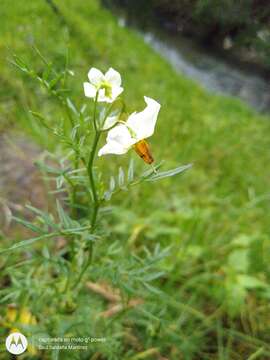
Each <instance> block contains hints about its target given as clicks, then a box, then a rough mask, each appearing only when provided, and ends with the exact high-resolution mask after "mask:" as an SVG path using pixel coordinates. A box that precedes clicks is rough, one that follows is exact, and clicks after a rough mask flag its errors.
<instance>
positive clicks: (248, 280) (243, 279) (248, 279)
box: [237, 274, 267, 289]
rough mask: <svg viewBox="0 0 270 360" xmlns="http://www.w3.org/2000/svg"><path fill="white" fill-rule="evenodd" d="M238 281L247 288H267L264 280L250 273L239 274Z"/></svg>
mask: <svg viewBox="0 0 270 360" xmlns="http://www.w3.org/2000/svg"><path fill="white" fill-rule="evenodd" d="M237 279H238V283H239V284H240V285H241V286H243V287H244V288H246V289H255V288H266V287H267V285H266V283H264V282H263V281H261V280H259V279H257V278H256V277H254V276H250V275H244V274H242V275H238V276H237Z"/></svg>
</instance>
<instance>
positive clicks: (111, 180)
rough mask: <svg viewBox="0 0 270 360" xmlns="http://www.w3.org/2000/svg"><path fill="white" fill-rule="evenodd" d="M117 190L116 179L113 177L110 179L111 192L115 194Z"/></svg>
mask: <svg viewBox="0 0 270 360" xmlns="http://www.w3.org/2000/svg"><path fill="white" fill-rule="evenodd" d="M114 189H115V180H114V177H113V176H111V178H110V192H113V191H114Z"/></svg>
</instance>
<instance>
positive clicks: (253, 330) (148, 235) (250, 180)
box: [0, 0, 270, 360]
mask: <svg viewBox="0 0 270 360" xmlns="http://www.w3.org/2000/svg"><path fill="white" fill-rule="evenodd" d="M57 5H58V7H59V9H60V11H61V14H62V15H63V18H64V19H65V22H66V23H65V24H64V23H63V20H61V17H59V16H57V15H56V14H55V13H53V11H52V9H51V8H50V7H49V6H48V4H47V3H46V1H42V0H36V1H30V0H27V1H24V2H17V3H16V6H15V5H14V4H12V2H10V1H9V0H4V1H2V3H1V14H2V16H1V23H0V52H1V54H2V55H1V58H0V68H1V71H0V84H1V87H0V96H1V97H0V121H1V122H0V129H2V131H4V130H5V129H6V128H7V127H9V126H11V124H12V126H15V128H16V129H20V131H24V132H26V133H28V134H29V136H32V137H33V139H35V141H37V142H38V143H40V144H41V145H42V146H47V147H49V148H50V149H53V148H54V141H53V140H48V138H47V137H46V134H45V133H44V131H40V128H39V127H37V126H36V125H35V120H34V119H33V118H31V116H30V115H29V114H28V113H27V110H28V109H29V108H31V109H32V110H35V109H38V110H39V111H41V112H43V113H44V114H46V115H47V116H48V117H49V118H50V119H51V121H54V122H57V121H58V118H59V117H60V113H59V110H58V109H57V107H56V105H55V104H54V103H52V102H51V101H49V99H48V97H47V96H45V95H44V94H43V93H42V92H41V91H40V90H39V88H38V87H37V85H36V84H35V83H32V82H31V81H29V80H28V79H27V78H26V77H24V76H22V74H21V73H19V72H18V71H17V70H16V69H15V68H14V67H13V66H12V65H10V64H9V63H8V61H7V58H10V57H11V56H10V52H11V53H16V54H18V55H20V56H22V57H23V58H24V59H26V60H27V61H28V63H30V64H31V65H32V66H33V67H34V68H35V69H36V70H39V69H40V70H41V69H42V63H41V61H40V59H39V58H38V57H37V56H36V55H35V53H34V52H33V51H32V49H31V45H32V44H35V45H36V46H37V47H38V48H39V49H40V51H41V52H42V53H43V54H44V55H45V56H46V58H47V59H50V60H52V61H53V63H54V64H55V65H56V67H58V68H60V67H62V66H63V65H64V63H65V60H66V49H67V47H69V55H70V56H69V67H70V69H71V70H73V71H74V76H73V78H72V79H71V81H70V83H69V85H70V88H71V90H72V97H73V99H75V102H76V103H77V104H78V105H82V104H83V103H85V102H86V101H87V100H86V98H85V97H84V94H83V90H82V83H83V81H85V80H86V78H87V72H88V70H89V68H90V67H91V66H96V67H98V68H101V69H102V70H106V69H107V68H108V67H110V66H112V67H114V68H115V69H117V70H118V71H119V72H120V73H121V74H122V77H123V81H124V87H125V89H126V91H125V95H124V97H125V99H126V100H127V102H128V104H130V109H129V110H130V111H133V110H134V109H139V108H143V106H144V104H143V96H144V95H147V96H150V97H153V98H154V99H157V100H158V101H159V102H160V103H161V104H162V110H161V113H160V117H159V121H158V125H157V129H156V132H155V135H154V136H153V137H152V138H151V148H152V151H153V154H154V156H155V158H156V159H157V160H158V161H159V160H162V159H165V160H166V166H167V167H168V168H170V167H173V166H177V165H180V164H186V163H189V162H192V163H193V168H192V169H191V170H189V171H188V172H187V173H186V174H185V175H184V176H183V177H181V178H175V179H169V180H165V181H164V182H159V183H157V185H152V184H151V186H148V184H144V186H143V187H140V188H137V189H134V190H133V191H132V192H131V193H129V194H125V193H124V195H122V196H121V195H119V196H118V198H117V199H116V200H115V203H114V204H115V209H116V211H115V212H114V213H113V214H112V215H111V216H110V218H109V219H108V226H109V227H110V231H111V234H112V235H111V239H110V241H113V240H118V241H119V242H120V243H123V244H124V243H127V242H128V244H129V245H128V246H129V248H130V249H131V251H134V252H136V251H140V249H141V248H142V247H143V246H144V245H146V246H148V247H149V248H153V247H154V246H155V244H157V243H160V244H161V246H162V247H165V246H168V245H171V246H172V249H173V251H172V253H171V255H170V256H169V257H168V258H167V259H166V260H164V261H163V262H162V264H161V265H160V268H161V270H164V271H167V275H166V277H165V279H163V280H162V282H157V283H156V284H155V285H156V286H158V287H159V288H160V289H161V290H162V291H164V293H165V294H166V296H165V295H164V297H162V296H161V295H156V297H158V298H159V304H158V305H157V304H156V303H155V302H152V303H150V304H149V305H147V304H146V306H145V309H144V312H143V311H142V312H138V314H137V313H136V311H135V310H133V313H132V314H131V315H130V317H128V315H127V319H128V320H129V321H135V320H138V323H137V325H136V336H137V337H138V338H139V340H140V342H141V343H142V344H143V349H144V350H146V349H149V348H152V347H158V348H159V350H160V352H161V353H162V354H163V356H165V357H168V358H169V359H185V360H186V359H219V360H225V359H248V358H249V356H250V358H249V359H253V358H254V359H255V358H256V359H257V358H258V359H263V358H265V359H267V358H269V357H270V348H269V306H268V302H269V297H270V288H269V281H270V271H269V265H268V264H269V262H270V255H269V254H270V252H269V250H270V241H269V225H270V220H269V210H270V206H269V183H270V180H269V163H270V153H269V146H270V137H269V132H270V122H269V120H270V119H269V116H261V115H258V114H256V113H255V112H254V111H253V110H251V109H250V108H248V107H247V106H246V105H244V104H242V103H241V102H240V101H239V100H236V99H231V98H225V97H221V96H213V95H210V94H208V93H207V92H206V91H204V90H203V89H202V88H201V87H200V86H198V85H197V84H195V83H194V82H192V81H191V80H189V79H186V78H185V77H183V76H180V75H178V74H176V73H175V71H174V70H173V69H172V68H171V66H170V65H169V64H168V63H167V62H166V61H165V60H163V59H162V58H161V57H160V56H159V55H158V54H156V53H155V52H153V51H152V50H151V49H150V48H149V46H148V45H146V44H145V43H144V42H143V40H142V38H141V37H140V36H139V35H138V34H136V33H135V32H134V31H132V30H130V29H126V28H121V27H119V26H118V22H117V19H116V18H114V17H113V16H112V15H111V14H110V13H109V12H107V11H105V10H104V9H103V8H102V7H101V6H100V5H99V4H98V2H97V1H96V0H91V1H90V0H89V1H83V0H77V1H68V0H60V1H57ZM7 47H8V48H9V49H7ZM44 135H45V136H44ZM131 156H133V155H131ZM127 157H128V156H127ZM127 157H113V156H110V157H104V158H103V159H101V160H100V163H101V166H104V167H105V166H107V164H108V163H109V166H110V171H111V172H114V170H115V171H116V168H117V167H118V166H119V165H120V164H121V165H123V166H125V164H126V158H127ZM134 158H135V155H134ZM136 166H138V167H141V166H142V165H141V163H140V160H139V159H138V160H136ZM80 301H81V302H82V303H83V302H84V298H82V299H81V300H80ZM95 302H96V304H95V306H97V307H100V306H101V305H100V304H99V302H98V301H97V300H95ZM150 307H152V309H151V311H153V313H154V314H155V316H156V317H154V315H153V318H151V317H150V315H149V313H150V312H149V311H150ZM83 309H84V310H82V311H87V310H86V309H85V308H83ZM44 316H46V314H44ZM79 316H84V315H83V314H82V313H81V314H79ZM87 316H89V315H87ZM267 317H268V321H267V320H266V319H267ZM160 318H161V319H162V325H160V323H159V320H158V319H160ZM125 320H126V319H125V315H123V316H122V317H120V318H119V319H118V321H119V324H120V323H121V326H120V325H119V324H116V325H115V326H116V329H117V331H118V332H119V334H121V332H122V331H124V330H123V329H125V327H126V326H127V327H128V326H129V324H126V323H125ZM159 326H161V328H160V329H159ZM101 328H102V327H101ZM113 340H114V341H115V343H114V341H111V343H110V344H109V345H108V349H106V348H104V349H103V350H102V351H103V356H104V357H105V358H115V359H134V360H135V359H136V358H135V357H134V358H133V357H132V356H134V353H132V352H131V353H130V354H129V353H128V351H127V350H126V347H125V345H124V343H123V341H122V338H121V336H120V335H119V337H118V338H117V339H115V338H114V339H113ZM261 349H262V350H261ZM140 351H141V352H142V350H140ZM257 351H258V353H256V352H257ZM137 352H139V351H137ZM110 353H112V354H115V355H114V356H115V357H113V355H111V357H110V355H108V354H110ZM135 353H136V351H135ZM252 354H254V357H252ZM257 354H259V355H258V356H257ZM264 356H265V357H264ZM141 358H144V357H138V359H141ZM145 358H146V357H145ZM148 358H151V357H148ZM153 358H155V357H153Z"/></svg>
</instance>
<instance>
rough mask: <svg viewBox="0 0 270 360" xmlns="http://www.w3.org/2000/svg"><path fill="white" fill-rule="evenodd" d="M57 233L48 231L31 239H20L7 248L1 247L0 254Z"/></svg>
mask: <svg viewBox="0 0 270 360" xmlns="http://www.w3.org/2000/svg"><path fill="white" fill-rule="evenodd" d="M58 235H59V233H58V232H55V233H50V234H44V235H41V236H38V237H34V238H31V239H27V240H22V241H19V242H17V243H16V244H14V245H12V246H11V247H9V248H7V249H2V250H1V249H0V254H2V253H5V252H8V251H12V250H17V249H19V248H21V247H26V246H29V245H32V244H33V243H34V242H36V241H39V240H43V239H48V238H51V237H54V236H58Z"/></svg>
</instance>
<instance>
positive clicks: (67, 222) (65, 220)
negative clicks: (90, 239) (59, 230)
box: [56, 200, 73, 229]
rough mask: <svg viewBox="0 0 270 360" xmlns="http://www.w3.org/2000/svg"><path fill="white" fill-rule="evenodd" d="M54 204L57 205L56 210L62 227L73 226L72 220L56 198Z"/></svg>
mask: <svg viewBox="0 0 270 360" xmlns="http://www.w3.org/2000/svg"><path fill="white" fill-rule="evenodd" d="M56 206H57V212H58V216H59V220H60V222H61V225H62V227H63V228H64V229H68V228H72V227H73V221H72V220H71V218H70V217H69V216H68V215H67V214H66V213H65V210H64V209H63V207H62V205H61V204H60V201H59V200H56Z"/></svg>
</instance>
